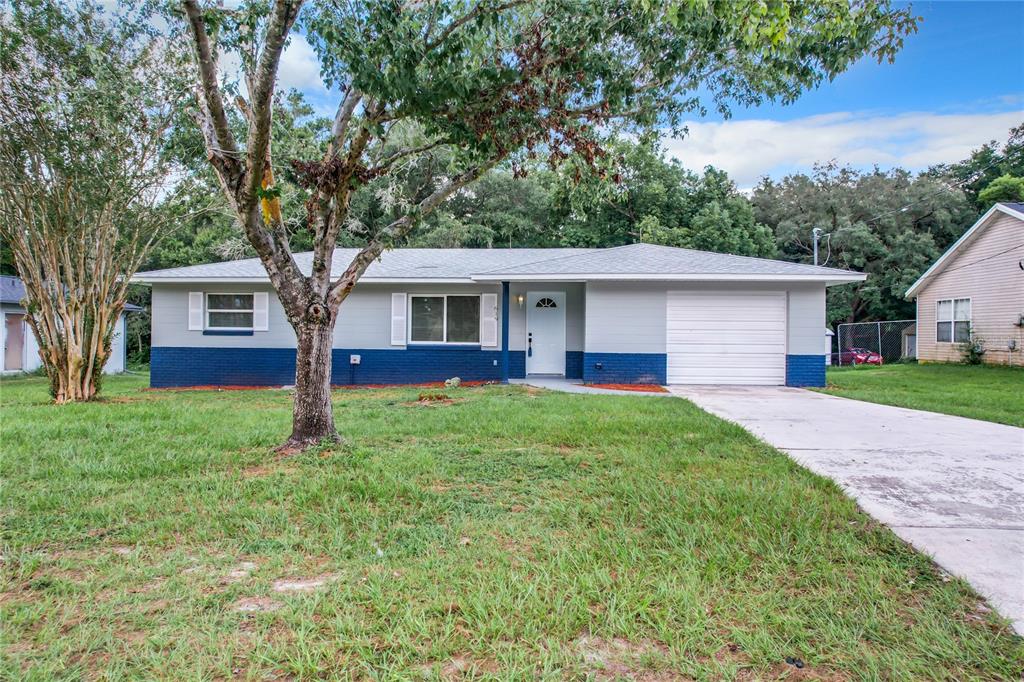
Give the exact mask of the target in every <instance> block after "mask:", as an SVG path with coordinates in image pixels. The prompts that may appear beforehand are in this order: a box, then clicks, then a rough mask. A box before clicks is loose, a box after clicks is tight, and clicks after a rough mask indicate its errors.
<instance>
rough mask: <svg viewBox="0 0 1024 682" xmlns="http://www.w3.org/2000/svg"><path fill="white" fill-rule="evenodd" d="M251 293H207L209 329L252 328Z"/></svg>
mask: <svg viewBox="0 0 1024 682" xmlns="http://www.w3.org/2000/svg"><path fill="white" fill-rule="evenodd" d="M252 298H253V297H252V294H207V295H206V326H207V328H209V329H252V313H253V305H252Z"/></svg>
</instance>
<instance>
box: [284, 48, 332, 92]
mask: <svg viewBox="0 0 1024 682" xmlns="http://www.w3.org/2000/svg"><path fill="white" fill-rule="evenodd" d="M277 87H278V89H280V90H288V89H290V88H295V89H296V90H302V91H303V92H305V93H310V92H316V93H323V92H327V87H326V86H325V85H324V82H323V80H322V79H321V78H320V60H319V59H318V58H317V56H316V52H314V51H313V48H312V46H311V45H310V44H309V43H308V42H306V39H305V38H304V37H302V36H301V35H298V34H292V37H291V40H290V41H289V42H288V46H287V47H285V49H284V52H283V53H282V54H281V66H280V68H279V69H278V71H277Z"/></svg>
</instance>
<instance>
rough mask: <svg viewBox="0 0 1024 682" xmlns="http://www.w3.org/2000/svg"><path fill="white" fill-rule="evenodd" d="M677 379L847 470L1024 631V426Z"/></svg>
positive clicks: (882, 513)
mask: <svg viewBox="0 0 1024 682" xmlns="http://www.w3.org/2000/svg"><path fill="white" fill-rule="evenodd" d="M669 389H670V390H671V391H672V393H673V394H674V395H678V396H681V397H683V398H687V399H689V400H692V401H693V402H694V403H696V404H697V405H699V406H700V407H702V408H703V409H705V410H707V411H708V412H711V413H713V414H716V415H718V416H720V417H723V418H725V419H728V420H730V421H733V422H736V423H738V424H740V425H741V426H743V427H745V428H746V429H747V430H749V431H750V432H751V433H753V434H755V435H756V436H759V437H760V438H763V439H764V440H765V441H767V442H768V443H770V444H772V445H774V446H775V447H777V448H780V449H781V450H785V451H786V452H787V453H789V454H790V456H792V457H793V459H795V460H796V461H797V462H799V463H800V464H802V465H804V466H806V467H808V468H809V469H811V470H812V471H815V472H816V473H819V474H821V475H823V476H828V477H829V478H832V479H833V480H835V481H836V482H837V483H839V484H840V485H841V486H842V487H843V488H844V489H845V490H846V491H847V492H848V493H849V494H850V495H852V496H853V497H854V498H856V500H857V501H858V502H859V503H860V505H861V507H862V508H863V509H864V510H865V511H866V512H867V513H869V514H871V515H872V516H874V517H875V518H877V519H879V520H880V521H882V522H883V523H885V524H887V525H889V526H890V527H891V528H892V529H893V530H894V531H895V532H896V534H897V535H899V536H900V537H901V538H903V539H904V540H906V541H907V542H909V543H911V544H913V545H914V546H915V547H917V548H918V549H919V550H921V551H923V552H925V553H927V554H929V555H931V556H933V557H934V559H935V561H936V562H937V563H938V564H939V565H940V566H942V567H943V568H945V569H946V570H947V571H949V572H950V573H953V574H955V575H958V576H960V577H962V578H964V579H966V580H967V581H968V582H970V583H971V585H972V586H973V587H974V588H975V589H976V590H977V591H978V592H979V593H980V594H982V595H985V596H986V597H988V598H989V600H990V601H991V603H992V604H993V605H994V606H995V607H996V608H997V609H998V610H999V612H1000V613H1001V614H1003V615H1004V616H1006V617H1007V618H1009V619H1010V620H1011V621H1013V624H1014V627H1015V628H1016V630H1017V632H1018V633H1021V634H1024V429H1019V428H1016V427H1013V426H1004V425H1002V424H992V423H989V422H983V421H978V420H975V419H965V418H963V417H952V416H948V415H942V414H935V413H932V412H922V411H919V410H908V409H904V408H900V407H890V406H887V405H876V404H874V403H867V402H862V401H858V400H848V399H845V398H837V397H834V396H828V395H823V394H821V393H815V392H813V391H807V390H803V389H798V388H780V387H723V386H712V387H699V386H670V387H669Z"/></svg>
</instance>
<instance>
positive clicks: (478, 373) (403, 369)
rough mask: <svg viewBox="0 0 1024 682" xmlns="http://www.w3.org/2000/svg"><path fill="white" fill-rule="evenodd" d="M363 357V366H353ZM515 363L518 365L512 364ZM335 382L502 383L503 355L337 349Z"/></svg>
mask: <svg viewBox="0 0 1024 682" xmlns="http://www.w3.org/2000/svg"><path fill="white" fill-rule="evenodd" d="M353 354H356V355H359V356H360V360H361V362H360V364H358V365H352V364H350V363H349V356H350V355H353ZM512 364H513V365H514V364H515V363H514V362H513V363H512ZM332 369H333V372H332V373H331V383H333V384H335V385H342V384H418V383H422V382H426V381H444V380H445V379H450V378H451V377H459V378H460V379H462V380H464V381H500V380H501V352H500V351H494V350H486V351H485V350H479V349H476V348H473V349H459V348H436V347H435V348H415V347H409V348H407V349H406V350H381V349H367V350H359V349H354V350H350V349H338V348H336V349H335V350H334V364H333V368H332Z"/></svg>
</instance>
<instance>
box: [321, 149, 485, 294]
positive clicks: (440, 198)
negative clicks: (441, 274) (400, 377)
mask: <svg viewBox="0 0 1024 682" xmlns="http://www.w3.org/2000/svg"><path fill="white" fill-rule="evenodd" d="M500 161H501V158H495V159H491V160H489V161H487V162H485V163H482V164H480V165H478V166H474V167H473V168H470V169H468V170H465V171H463V172H462V173H460V174H458V175H456V176H455V177H453V178H451V179H450V180H449V181H448V182H447V183H445V184H444V185H443V186H441V187H439V188H438V189H436V190H434V192H432V193H431V194H430V195H428V196H427V197H425V198H424V199H423V200H422V201H420V202H419V203H418V204H416V205H415V206H414V207H413V208H412V209H410V210H409V211H407V212H406V213H405V215H403V216H402V217H401V218H398V219H397V220H395V221H393V222H392V223H391V224H390V225H388V226H387V227H384V228H383V229H382V230H381V231H380V232H378V233H377V234H376V235H375V236H374V238H373V239H372V240H370V243H369V244H367V245H366V246H364V247H363V248H362V250H361V251H360V252H359V253H357V254H356V255H355V257H354V258H353V259H352V262H351V263H349V265H348V267H347V268H346V269H345V272H343V273H342V275H341V276H340V277H339V278H338V280H337V281H336V282H335V283H334V284H333V285H331V288H330V292H329V294H328V297H327V303H328V305H329V306H330V308H331V310H337V309H338V306H340V305H341V302H342V301H344V300H345V299H346V298H347V297H348V295H349V294H350V293H351V292H352V289H353V288H354V287H355V285H356V282H357V281H358V280H359V278H360V277H362V275H363V273H364V272H366V268H368V267H370V264H371V263H373V261H374V260H376V259H377V258H378V257H379V256H380V254H381V253H383V252H384V249H386V248H387V247H388V246H389V245H390V244H392V243H394V242H395V241H396V240H398V239H401V238H402V237H404V236H405V235H407V234H408V233H409V231H410V230H412V229H413V227H415V226H416V224H417V223H418V222H419V221H420V220H422V219H423V218H425V217H426V216H428V215H430V213H431V212H433V210H434V209H436V208H437V207H438V206H440V205H441V203H443V202H444V201H445V199H447V198H448V197H450V196H451V195H452V194H454V193H455V192H457V191H458V190H460V189H461V188H463V187H465V186H466V185H468V184H469V183H471V182H473V181H474V180H476V179H477V178H479V177H480V176H481V175H483V174H484V173H486V172H487V171H489V170H490V169H491V168H494V166H496V165H497V164H498V163H499V162H500Z"/></svg>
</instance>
